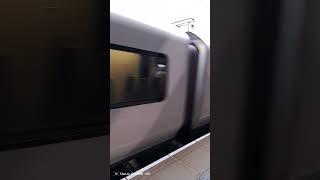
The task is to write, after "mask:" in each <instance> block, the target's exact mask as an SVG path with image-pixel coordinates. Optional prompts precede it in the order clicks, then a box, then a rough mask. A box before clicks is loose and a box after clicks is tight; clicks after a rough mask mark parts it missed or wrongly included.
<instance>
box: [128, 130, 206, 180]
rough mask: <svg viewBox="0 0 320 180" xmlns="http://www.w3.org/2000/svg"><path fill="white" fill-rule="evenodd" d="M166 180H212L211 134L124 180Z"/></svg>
mask: <svg viewBox="0 0 320 180" xmlns="http://www.w3.org/2000/svg"><path fill="white" fill-rule="evenodd" d="M166 179H184V180H209V179H210V133H208V134H206V135H204V136H202V137H200V138H198V139H196V140H194V141H192V142H191V143H189V144H187V145H185V146H183V147H181V148H179V149H177V150H176V151H174V152H172V153H170V154H168V155H167V156H165V157H163V158H161V159H159V160H157V161H155V162H153V163H152V164H150V165H148V166H146V167H144V168H142V169H140V170H139V171H137V172H135V173H133V174H131V175H129V176H127V177H126V178H123V180H166Z"/></svg>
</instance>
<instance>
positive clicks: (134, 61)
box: [110, 45, 167, 108]
mask: <svg viewBox="0 0 320 180" xmlns="http://www.w3.org/2000/svg"><path fill="white" fill-rule="evenodd" d="M166 79H167V60H166V57H165V56H164V55H163V54H159V53H154V52H149V51H144V50H138V49H133V48H128V47H123V46H118V45H111V49H110V106H111V108H119V107H125V106H132V105H138V104H145V103H152V102H159V101H162V100H163V99H164V96H165V89H166V88H165V87H166Z"/></svg>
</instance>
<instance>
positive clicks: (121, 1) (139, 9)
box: [110, 0, 210, 45]
mask: <svg viewBox="0 0 320 180" xmlns="http://www.w3.org/2000/svg"><path fill="white" fill-rule="evenodd" d="M110 11H111V12H113V13H117V14H119V15H122V16H126V17H129V18H131V19H134V20H136V21H139V22H142V23H144V24H148V25H150V26H153V27H156V28H159V29H162V30H165V31H168V32H172V33H176V27H175V26H174V25H172V23H173V22H175V21H179V20H182V19H186V18H194V19H195V28H194V30H192V32H194V33H195V34H196V35H197V36H199V37H200V38H201V39H202V40H203V41H204V42H205V43H206V44H207V45H210V0H111V1H110Z"/></svg>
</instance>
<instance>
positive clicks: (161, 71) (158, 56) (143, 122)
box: [110, 13, 210, 165]
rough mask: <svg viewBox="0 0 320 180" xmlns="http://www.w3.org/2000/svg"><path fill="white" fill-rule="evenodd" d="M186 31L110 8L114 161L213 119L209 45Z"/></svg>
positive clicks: (122, 159)
mask: <svg viewBox="0 0 320 180" xmlns="http://www.w3.org/2000/svg"><path fill="white" fill-rule="evenodd" d="M185 35H186V36H185V37H184V36H181V37H180V36H177V35H173V34H171V33H169V32H165V31H162V30H159V29H156V28H153V27H151V26H148V25H145V24H142V23H139V22H136V21H133V20H131V19H128V18H125V17H122V16H119V15H117V14H112V13H111V17H110V161H111V164H112V165H114V164H117V163H119V162H121V161H124V160H126V159H130V158H131V157H134V156H135V155H136V154H137V153H141V152H144V151H146V150H148V149H150V148H152V147H154V146H156V145H158V144H160V143H163V142H165V141H168V140H170V139H173V138H175V137H176V136H177V135H178V134H180V133H186V134H188V133H192V132H195V131H197V129H199V128H201V127H204V126H208V125H209V122H210V50H209V47H208V46H207V45H206V44H205V43H204V42H203V41H202V40H201V39H200V38H199V37H198V36H196V35H195V34H194V33H191V32H187V33H186V34H185Z"/></svg>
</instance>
